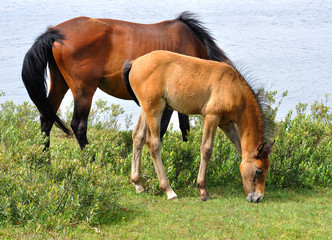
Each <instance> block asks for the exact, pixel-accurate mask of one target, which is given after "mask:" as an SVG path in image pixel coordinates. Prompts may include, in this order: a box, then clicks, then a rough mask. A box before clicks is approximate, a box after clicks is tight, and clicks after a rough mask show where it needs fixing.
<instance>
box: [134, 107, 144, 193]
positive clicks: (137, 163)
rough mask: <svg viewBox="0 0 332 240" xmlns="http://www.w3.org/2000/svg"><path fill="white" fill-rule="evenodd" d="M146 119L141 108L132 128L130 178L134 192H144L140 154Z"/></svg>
mask: <svg viewBox="0 0 332 240" xmlns="http://www.w3.org/2000/svg"><path fill="white" fill-rule="evenodd" d="M146 128H147V127H146V121H145V116H144V111H143V109H142V110H141V114H140V117H139V119H138V122H137V125H136V127H135V129H134V130H133V161H132V165H131V176H130V180H131V182H132V184H133V185H134V187H135V189H136V192H137V193H141V192H144V187H143V185H142V182H141V176H140V175H141V156H142V149H143V146H144V143H145V137H146Z"/></svg>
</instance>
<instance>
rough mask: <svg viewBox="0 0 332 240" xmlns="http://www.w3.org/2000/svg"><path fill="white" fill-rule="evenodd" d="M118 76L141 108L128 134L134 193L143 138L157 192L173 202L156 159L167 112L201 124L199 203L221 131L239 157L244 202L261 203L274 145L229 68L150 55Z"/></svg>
mask: <svg viewBox="0 0 332 240" xmlns="http://www.w3.org/2000/svg"><path fill="white" fill-rule="evenodd" d="M123 75H124V81H125V84H126V86H127V88H128V91H129V93H131V94H132V97H133V98H134V100H136V102H137V103H139V104H140V105H141V107H142V110H141V114H140V117H139V120H138V123H137V126H136V128H135V129H134V133H133V141H134V148H133V164H132V173H131V180H132V182H133V184H134V186H135V187H136V190H137V191H138V192H141V191H144V188H143V186H142V184H141V181H140V159H141V152H142V147H143V144H144V142H145V136H146V142H147V145H148V148H149V150H150V153H151V156H152V159H153V163H154V166H155V168H156V171H157V175H158V180H159V184H160V188H161V189H162V190H163V191H165V193H166V194H167V198H168V199H173V198H177V195H176V193H175V192H174V191H173V190H172V188H171V186H170V184H169V182H168V180H167V177H166V174H165V171H164V167H163V165H162V161H161V157H160V156H161V155H160V149H161V141H160V138H159V131H160V120H161V116H162V113H163V111H164V109H165V108H166V107H168V108H171V109H175V110H177V111H179V112H181V113H184V114H188V115H190V114H200V115H202V116H203V118H204V127H203V138H202V144H201V163H200V167H199V173H198V178H197V186H198V189H199V191H200V195H201V199H202V200H207V199H208V198H209V194H208V191H207V184H206V171H207V165H208V162H209V160H210V158H211V155H212V150H213V143H214V138H215V133H216V129H217V127H220V128H221V129H222V130H223V131H224V132H225V133H226V135H227V136H228V137H229V139H230V140H231V141H232V142H233V144H234V145H235V147H236V149H237V151H238V152H239V153H240V154H241V155H242V162H241V165H240V171H241V175H242V182H243V186H244V191H245V193H246V196H247V200H248V201H250V202H260V201H262V199H263V196H264V185H265V179H266V176H267V172H268V168H269V158H268V155H269V154H270V152H271V149H272V146H273V143H271V144H266V143H265V142H264V141H265V140H264V131H263V130H264V122H263V118H262V111H261V107H260V104H259V101H258V100H257V99H256V96H255V94H254V92H253V91H252V89H251V87H250V86H249V85H248V83H247V82H246V81H245V79H244V78H243V76H242V75H241V74H240V73H239V72H238V71H237V70H236V69H235V68H234V67H233V66H231V65H228V64H226V63H220V62H216V61H208V60H202V59H198V58H194V57H188V56H184V55H181V54H176V53H171V52H168V51H154V52H152V53H150V54H146V55H144V56H142V57H140V58H138V59H136V60H135V61H133V62H131V63H129V62H127V63H125V65H124V73H123ZM146 133H147V134H146Z"/></svg>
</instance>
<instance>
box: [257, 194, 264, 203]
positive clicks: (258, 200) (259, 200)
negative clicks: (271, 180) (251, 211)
mask: <svg viewBox="0 0 332 240" xmlns="http://www.w3.org/2000/svg"><path fill="white" fill-rule="evenodd" d="M262 200H263V197H262V196H259V197H258V198H257V199H256V201H255V202H256V203H259V202H261V201H262Z"/></svg>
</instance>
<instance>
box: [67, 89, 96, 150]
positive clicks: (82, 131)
mask: <svg viewBox="0 0 332 240" xmlns="http://www.w3.org/2000/svg"><path fill="white" fill-rule="evenodd" d="M95 91H96V88H94V90H92V91H88V92H84V93H83V92H80V93H79V94H77V93H76V92H73V95H74V113H73V118H72V121H71V128H72V129H73V131H74V134H75V136H76V139H77V141H78V144H79V145H80V148H81V150H83V149H84V147H85V146H86V145H87V144H88V139H87V136H86V134H87V129H88V117H89V113H90V109H91V103H92V97H93V94H94V92H95Z"/></svg>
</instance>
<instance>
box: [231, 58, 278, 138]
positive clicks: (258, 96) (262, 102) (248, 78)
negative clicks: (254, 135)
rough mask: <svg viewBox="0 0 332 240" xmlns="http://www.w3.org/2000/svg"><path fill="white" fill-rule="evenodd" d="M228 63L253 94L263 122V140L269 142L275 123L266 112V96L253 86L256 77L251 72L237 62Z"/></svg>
mask: <svg viewBox="0 0 332 240" xmlns="http://www.w3.org/2000/svg"><path fill="white" fill-rule="evenodd" d="M229 65H231V66H232V67H233V68H234V69H235V70H236V72H237V73H238V74H239V75H240V77H241V78H242V80H243V81H244V82H245V84H246V85H247V86H248V88H249V90H250V92H251V94H252V95H253V96H254V98H255V100H256V102H257V104H258V107H259V113H260V116H261V119H262V123H263V142H271V141H272V138H273V135H274V128H275V123H274V120H273V119H272V117H271V116H270V114H268V112H269V105H268V101H267V98H266V97H265V95H264V90H262V87H259V88H257V87H256V86H255V87H254V85H256V82H257V79H256V78H255V77H254V76H253V75H252V74H249V73H248V71H247V70H246V69H245V68H244V67H243V66H240V65H238V64H236V65H235V64H233V63H231V64H229ZM254 89H256V90H254Z"/></svg>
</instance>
